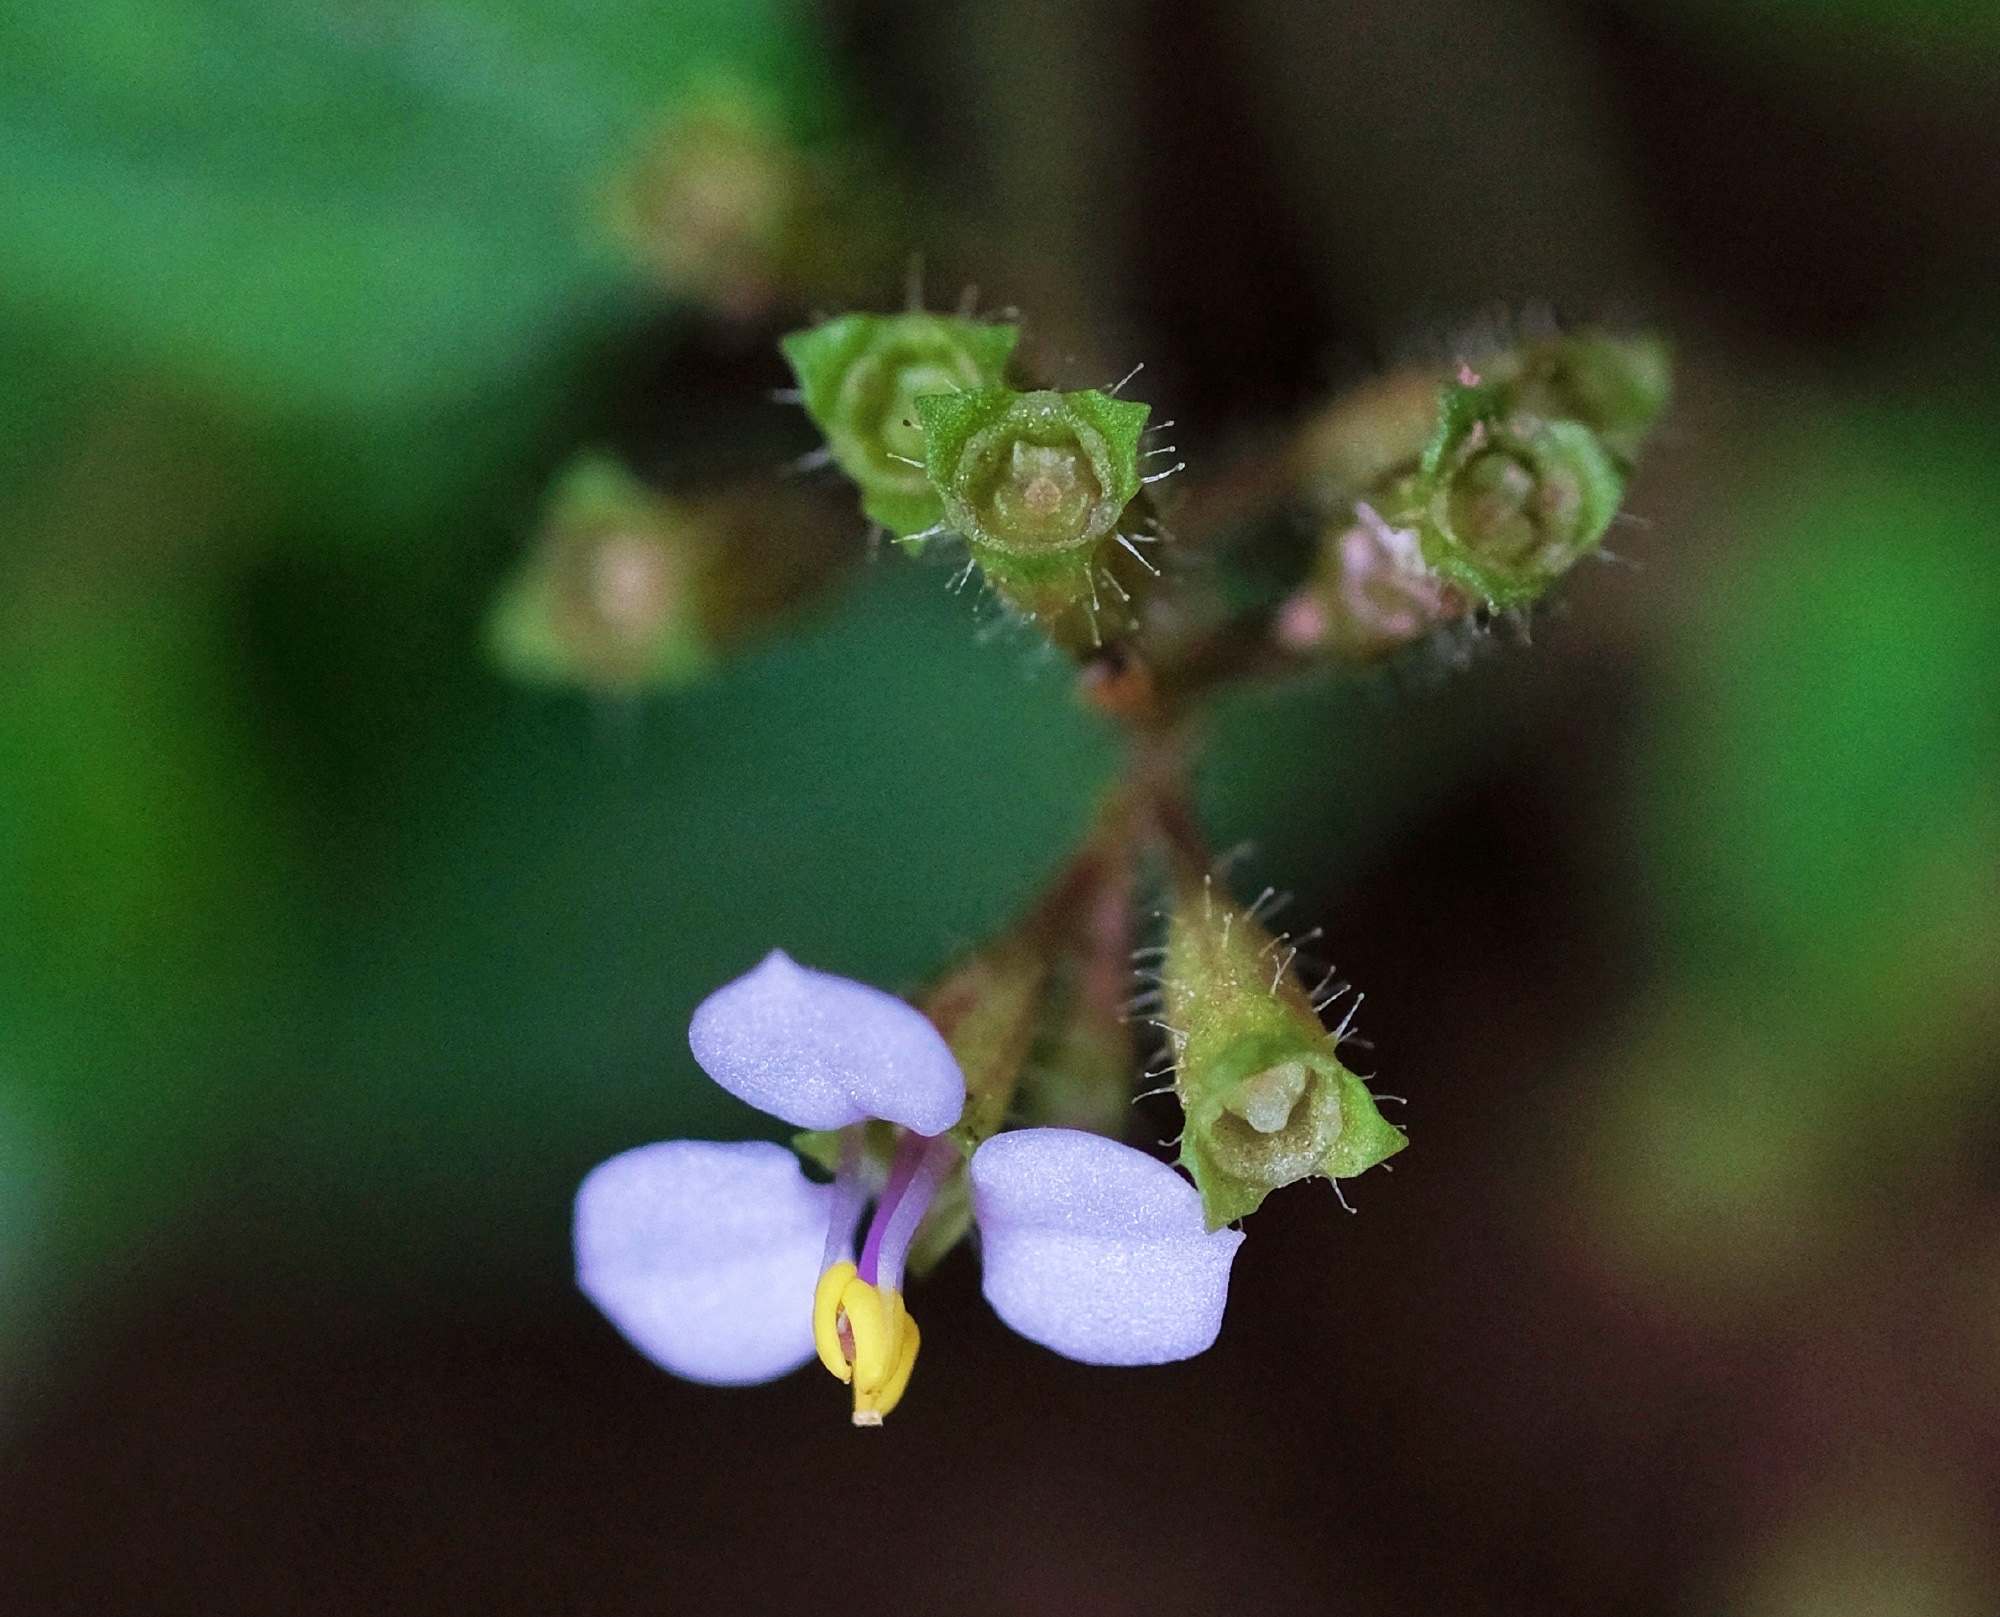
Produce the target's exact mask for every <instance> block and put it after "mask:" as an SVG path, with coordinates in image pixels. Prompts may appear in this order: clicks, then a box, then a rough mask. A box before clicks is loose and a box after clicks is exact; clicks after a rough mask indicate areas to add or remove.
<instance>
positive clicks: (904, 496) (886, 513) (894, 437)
mask: <svg viewBox="0 0 2000 1617" xmlns="http://www.w3.org/2000/svg"><path fill="white" fill-rule="evenodd" d="M1019 336H1020V333H1019V331H1018V330H1017V329H1016V328H1015V327H1013V326H998V325H988V324H985V323H984V322H982V321H978V320H969V319H964V318H961V317H959V316H955V315H942V314H925V313H923V312H921V311H914V312H912V313H909V314H889V315H881V314H848V315H842V316H840V317H839V318H838V319H834V320H828V321H824V322H822V323H821V324H819V325H817V326H811V327H808V328H807V329H806V330H804V331H795V332H793V333H791V334H790V335H789V336H787V337H786V338H784V339H783V341H782V342H781V343H780V344H779V346H780V347H781V348H783V350H784V354H785V358H786V360H787V361H788V362H789V363H790V364H791V367H792V374H793V375H794V376H796V377H797V378H798V382H799V394H800V402H801V403H803V404H804V406H805V409H806V414H808V415H809V416H811V417H812V419H813V422H814V424H815V425H817V426H818V427H819V429H820V431H821V432H823V433H825V434H826V443H827V448H828V449H829V450H831V451H832V453H833V458H834V461H835V463H836V464H837V465H838V466H839V467H840V469H841V470H842V471H843V472H845V473H846V474H847V475H848V476H849V477H850V478H851V479H853V481H854V483H855V485H856V486H857V487H858V488H859V489H860V490H861V508H862V510H864V511H865V512H867V514H868V516H869V517H870V519H871V520H873V521H876V522H879V523H881V524H882V526H883V527H885V528H887V529H888V530H889V531H890V532H891V533H893V534H895V535H896V536H897V537H898V538H901V539H909V538H912V537H914V536H916V535H918V534H921V533H923V532H924V530H926V529H928V528H934V527H936V526H937V525H938V523H939V522H940V521H942V520H943V516H944V507H943V504H942V502H941V501H940V499H939V497H938V491H937V490H936V489H935V488H934V487H932V484H931V479H930V476H929V474H928V472H927V470H926V461H925V452H924V428H923V423H922V421H921V419H920V417H919V401H920V400H922V399H924V398H927V397H929V396H931V395H933V394H941V395H945V396H947V397H949V396H953V395H957V394H961V393H967V392H978V391H980V390H982V389H985V388H988V387H991V386H994V385H997V384H998V383H999V381H1000V379H1001V377H1002V376H1003V375H1004V374H1005V372H1006V369H1007V362H1008V360H1009V359H1010V358H1011V357H1012V355H1013V352H1014V344H1015V343H1016V341H1017V340H1018V339H1019Z"/></svg>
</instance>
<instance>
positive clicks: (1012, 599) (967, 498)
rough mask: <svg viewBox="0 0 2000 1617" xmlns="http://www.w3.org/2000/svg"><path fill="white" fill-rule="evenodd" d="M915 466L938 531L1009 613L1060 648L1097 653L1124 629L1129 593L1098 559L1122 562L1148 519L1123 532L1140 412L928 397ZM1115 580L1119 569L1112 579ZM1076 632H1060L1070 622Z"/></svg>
mask: <svg viewBox="0 0 2000 1617" xmlns="http://www.w3.org/2000/svg"><path fill="white" fill-rule="evenodd" d="M917 410H918V414H919V415H920V416H921V418H922V420H923V427H924V461H925V465H926V467H927V469H928V470H929V473H930V480H931V483H932V485H933V486H934V487H935V488H936V489H937V491H938V493H939V495H940V496H941V498H942V500H943V506H944V521H945V523H946V525H947V526H949V527H950V528H952V529H954V530H956V531H957V532H958V533H959V534H961V535H963V536H964V538H965V542H966V544H967V546H968V548H969V549H970V550H971V552H972V559H973V560H974V561H976V562H977V563H978V564H979V566H980V569H981V570H982V571H983V572H984V573H985V575H986V579H987V582H988V583H990V584H991V585H992V586H993V587H994V588H995V589H996V590H997V591H999V593H1000V595H1001V596H1002V597H1003V598H1004V599H1005V600H1006V601H1007V602H1008V603H1009V604H1010V605H1012V606H1013V607H1014V608H1015V609H1016V610H1017V611H1019V612H1021V613H1023V614H1024V615H1026V616H1027V617H1030V618H1033V619H1035V620H1037V621H1038V622H1040V623H1042V625H1043V626H1044V628H1045V629H1048V630H1049V631H1050V632H1051V635H1052V637H1053V638H1056V639H1058V640H1059V641H1069V642H1074V643H1076V644H1091V645H1095V644H1098V643H1100V642H1101V641H1102V640H1103V639H1104V638H1105V634H1106V630H1107V628H1112V629H1116V628H1118V627H1122V626H1123V625H1124V624H1125V623H1126V622H1128V621H1129V620H1130V617H1131V613H1130V612H1129V610H1128V608H1129V606H1130V604H1131V600H1132V597H1133V591H1132V589H1131V588H1130V587H1129V586H1128V585H1126V584H1125V583H1122V582H1120V581H1119V577H1118V574H1117V573H1113V574H1111V575H1110V585H1109V587H1110V588H1111V590H1112V598H1111V599H1109V600H1107V599H1106V598H1105V593H1104V592H1103V591H1100V589H1099V584H1100V582H1101V581H1104V580H1105V579H1106V572H1105V569H1104V566H1103V563H1104V561H1105V560H1106V555H1105V553H1106V551H1107V550H1108V549H1109V548H1110V547H1113V546H1116V545H1119V544H1120V543H1121V542H1122V544H1123V545H1124V546H1125V548H1126V550H1127V553H1128V556H1129V557H1131V558H1133V559H1137V560H1140V561H1141V563H1142V565H1144V566H1145V568H1146V569H1147V572H1148V573H1149V574H1152V573H1154V571H1155V569H1153V567H1152V564H1151V563H1146V562H1143V558H1141V557H1139V556H1138V553H1137V550H1136V545H1137V543H1138V542H1139V534H1140V530H1141V528H1142V527H1149V525H1150V514H1149V513H1143V512H1142V513H1137V514H1134V515H1133V516H1132V517H1131V518H1130V519H1129V523H1128V526H1127V528H1126V530H1125V531H1124V532H1123V533H1122V534H1121V532H1120V524H1121V522H1127V508H1128V507H1130V506H1132V504H1133V502H1134V501H1135V500H1137V499H1138V498H1139V495H1140V491H1141V488H1142V486H1143V480H1142V478H1141V476H1140V472H1139V438H1140V435H1141V434H1142V433H1144V432H1145V430H1146V418H1147V416H1148V415H1150V414H1151V413H1152V412H1151V407H1150V406H1148V405H1144V404H1138V403H1133V402H1129V401H1127V400H1125V399H1116V398H1112V397H1111V396H1110V395H1109V394H1106V393H1100V392H1097V391H1096V390H1094V389H1091V390H1086V391H1084V392H1080V393H1049V392H1040V393H1016V392H1014V391H1013V390H1012V389H1010V388H1006V387H988V388H981V389H979V390H977V391H972V392H965V393H954V394H943V395H933V396H931V397H929V398H925V399H921V400H919V401H918V405H917ZM1121 570H1122V569H1121ZM1079 622H1080V623H1083V624H1085V625H1087V631H1086V632H1083V633H1068V632H1065V631H1066V629H1067V628H1068V626H1070V625H1073V624H1075V623H1079Z"/></svg>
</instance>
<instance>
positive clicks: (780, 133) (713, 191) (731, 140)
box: [611, 84, 811, 319]
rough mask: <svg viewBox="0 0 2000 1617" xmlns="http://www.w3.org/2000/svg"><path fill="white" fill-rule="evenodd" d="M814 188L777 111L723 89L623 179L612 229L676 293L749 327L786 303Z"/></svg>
mask: <svg viewBox="0 0 2000 1617" xmlns="http://www.w3.org/2000/svg"><path fill="white" fill-rule="evenodd" d="M810 183H811V182H810V177H809V172H808V165H807V162H806V160H805V157H804V156H803V154H802V152H801V151H800V149H799V147H798V146H797V145H796V143H795V142H794V141H793V139H792V138H791V136H790V134H789V132H788V131H787V129H786V128H785V125H784V122H783V120H782V118H781V117H780V116H779V115H778V113H777V110H776V109H775V108H774V107H772V106H771V105H769V104H768V103H767V102H766V101H764V100H763V99H761V98H759V97H757V96H756V95H754V94H752V93H750V92H749V91H748V90H746V89H744V88H742V87H739V86H735V85H728V84H723V85H714V86H711V87H709V88H708V89H707V90H705V91H702V92H698V93H697V94H695V95H693V96H691V97H689V98H688V99H687V100H686V101H684V102H683V103H682V104H681V105H680V106H679V107H678V108H677V109H676V110H675V111H674V113H673V115H672V116H671V117H669V118H668V119H667V121H666V122H665V123H664V124H663V125H662V126H661V127H660V129H659V131H658V132H657V133H656V134H655V135H654V136H653V138H652V140H651V141H650V142H649V143H648V144H647V145H646V146H645V148H644V149H643V150H642V151H641V152H640V153H639V155H638V156H637V158H636V159H635V160H634V161H633V162H632V163H631V164H630V166H629V167H628V168H626V170H625V171H624V172H623V173H622V174H621V175H620V176H619V178H618V182H617V186H616V189H615V190H614V192H613V194H612V198H611V223H612V227H613V229H614V230H615V231H616V233H617V235H618V237H619V238H620V239H621V240H622V241H623V242H624V244H625V246H626V248H627V250H628V251H629V252H631V254H632V255H633V256H634V257H635V258H636V259H637V260H638V261H639V262H640V263H642V264H643V265H644V266H645V267H646V268H647V270H648V271H649V272H650V273H651V274H652V275H653V276H654V277H655V278H656V279H657V280H658V281H659V282H660V284H661V285H662V287H664V288H665V289H666V290H667V291H668V292H670V293H672V294H673V295H674V296H676V297H680V298H684V299H686V300H687V301H689V302H692V303H695V304H698V305H700V306H702V307H703V308H706V309H709V310H712V311H713V312H715V313H717V314H721V315H726V316H730V317H733V318H737V319H750V318H753V317H755V316H757V315H759V314H762V313H764V312H765V311H766V310H767V309H769V308H770V307H771V306H772V304H773V303H774V302H775V301H776V300H777V298H778V295H779V292H780V289H781V285H782V281H783V278H784V265H785V259H786V257H787V255H788V254H789V253H790V252H791V251H792V248H793V242H792V238H793V235H794V233H795V232H796V231H797V229H798V228H799V225H800V221H801V216H802V214H803V212H804V210H805V208H806V205H807V194H808V191H809V188H810Z"/></svg>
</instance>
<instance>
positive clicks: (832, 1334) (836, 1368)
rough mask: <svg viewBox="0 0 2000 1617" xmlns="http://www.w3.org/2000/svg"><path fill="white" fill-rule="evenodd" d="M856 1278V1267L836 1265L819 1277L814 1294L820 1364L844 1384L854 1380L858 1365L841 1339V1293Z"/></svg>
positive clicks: (816, 1343)
mask: <svg viewBox="0 0 2000 1617" xmlns="http://www.w3.org/2000/svg"><path fill="white" fill-rule="evenodd" d="M853 1278H854V1265H853V1264H851V1263H836V1264H834V1265H832V1266H831V1267H830V1268H829V1269H828V1270H827V1271H826V1273H825V1274H823V1275H821V1276H820V1277H819V1285H818V1287H817V1288H816V1289H815V1290H814V1292H813V1346H814V1347H816V1348H818V1349H819V1362H820V1363H821V1364H823V1365H825V1366H826V1367H827V1369H828V1370H830V1371H832V1373H833V1374H834V1375H835V1376H836V1377H837V1378H838V1379H840V1380H842V1381H851V1380H853V1379H854V1366H853V1365H851V1364H850V1363H848V1361H847V1349H846V1348H845V1347H844V1346H843V1345H842V1344H841V1340H840V1294H841V1293H842V1292H843V1291H845V1290H846V1289H847V1283H848V1281H850V1280H852V1279H853Z"/></svg>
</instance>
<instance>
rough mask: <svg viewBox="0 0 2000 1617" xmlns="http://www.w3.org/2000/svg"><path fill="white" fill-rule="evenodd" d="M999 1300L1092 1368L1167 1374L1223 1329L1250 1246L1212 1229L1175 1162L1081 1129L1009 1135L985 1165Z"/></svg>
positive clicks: (989, 1293) (987, 1242) (984, 1236)
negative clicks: (1239, 1261) (1232, 1278)
mask: <svg viewBox="0 0 2000 1617" xmlns="http://www.w3.org/2000/svg"><path fill="white" fill-rule="evenodd" d="M971 1175H972V1202H973V1209H974V1212H975V1214H976V1216H977V1218H978V1221H979V1231H980V1238H981V1243H982V1248H983V1251H984V1263H985V1288H984V1289H985V1292H986V1300H987V1301H988V1302H989V1303H991V1304H992V1305H993V1311H994V1312H995V1313H997V1314H998V1315H999V1316H1000V1317H1001V1319H1003V1320H1005V1321H1006V1322H1007V1324H1008V1325H1010V1326H1012V1327H1013V1328H1014V1329H1015V1330H1017V1331H1019V1332H1020V1333H1021V1334H1022V1335H1023V1336H1025V1337H1027V1338H1028V1339H1029V1340H1030V1341H1033V1342H1039V1343H1041V1344H1042V1346H1044V1347H1047V1348H1053V1349H1054V1350H1055V1351H1056V1352H1057V1353H1060V1354H1062V1355H1063V1356H1064V1357H1066V1358H1071V1359H1077V1360H1080V1361H1082V1362H1083V1363H1085V1364H1103V1365H1128V1364H1165V1363H1167V1362H1169V1361H1171V1360H1174V1359H1186V1358H1191V1357H1193V1356H1194V1355H1195V1354H1197V1353H1200V1352H1203V1351H1204V1350H1206V1349H1207V1348H1208V1347H1209V1346H1210V1345H1211V1344H1212V1343H1213V1342H1214V1341H1215V1337H1216V1333H1217V1332H1218V1331H1219V1330H1220V1329H1221V1328H1222V1310H1223V1305H1224V1303H1225V1302H1226V1301H1227V1300H1228V1296H1229V1266H1230V1264H1231V1263H1232V1262H1233V1261H1234V1260H1235V1257H1236V1248H1237V1247H1238V1246H1239V1245H1240V1244H1241V1243H1242V1240H1243V1236H1242V1234H1241V1233H1240V1232H1239V1231H1236V1230H1227V1229H1225V1230H1216V1231H1213V1232H1211V1231H1210V1230H1209V1229H1208V1228H1207V1226H1206V1223H1205V1222H1204V1220H1203V1217H1202V1209H1201V1197H1200V1196H1199V1195H1197V1194H1196V1192H1195V1189H1194V1187H1193V1186H1192V1185H1190V1184H1189V1183H1188V1182H1187V1181H1186V1180H1185V1179H1183V1178H1181V1176H1180V1175H1179V1174H1177V1173H1175V1172H1174V1171H1173V1169H1172V1168H1170V1167H1168V1166H1167V1165H1166V1164H1165V1163H1163V1162H1156V1161H1155V1160H1154V1159H1153V1158H1151V1157H1149V1156H1146V1155H1145V1154H1144V1153H1143V1152H1139V1151H1135V1150H1133V1149H1132V1148H1131V1147H1130V1146H1125V1145H1120V1144H1118V1142H1117V1141H1115V1140H1107V1139H1105V1138H1104V1137H1103V1136H1101V1135H1096V1134H1083V1133H1080V1132H1078V1131H1076V1130H1073V1129H1019V1130H1016V1131H1015V1132H1013V1133H1009V1134H996V1135H995V1136H994V1137H993V1138H992V1139H990V1140H988V1141H987V1142H986V1143H985V1144H984V1145H982V1146H981V1147H980V1148H979V1150H978V1152H977V1153H976V1154H975V1155H974V1156H973V1159H972V1168H971Z"/></svg>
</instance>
